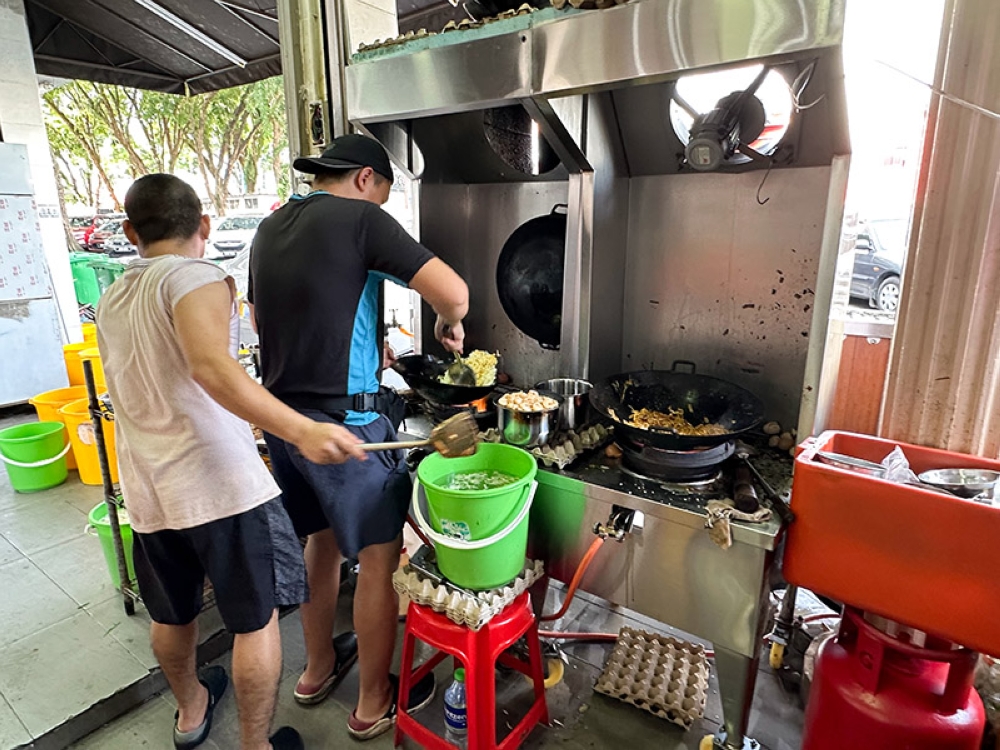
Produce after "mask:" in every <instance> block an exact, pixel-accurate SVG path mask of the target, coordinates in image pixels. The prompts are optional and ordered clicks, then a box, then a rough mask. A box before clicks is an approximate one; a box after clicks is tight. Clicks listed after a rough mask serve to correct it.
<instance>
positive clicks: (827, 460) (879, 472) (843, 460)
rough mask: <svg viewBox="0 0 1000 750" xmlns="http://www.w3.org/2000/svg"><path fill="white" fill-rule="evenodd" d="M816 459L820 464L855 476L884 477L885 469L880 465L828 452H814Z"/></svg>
mask: <svg viewBox="0 0 1000 750" xmlns="http://www.w3.org/2000/svg"><path fill="white" fill-rule="evenodd" d="M816 458H817V459H819V461H820V462H821V463H824V464H829V465H830V466H836V467H837V468H838V469H847V470H848V471H853V472H855V473H857V474H867V475H868V476H870V477H879V478H881V477H884V476H885V467H884V466H882V464H877V463H874V462H873V461H866V460H865V459H863V458H855V457H854V456H845V455H844V454H843V453H830V452H829V451H816Z"/></svg>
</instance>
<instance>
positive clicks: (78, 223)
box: [69, 216, 94, 247]
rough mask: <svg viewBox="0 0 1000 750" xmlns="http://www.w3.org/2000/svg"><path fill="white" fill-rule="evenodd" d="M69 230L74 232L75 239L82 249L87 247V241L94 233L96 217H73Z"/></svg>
mask: <svg viewBox="0 0 1000 750" xmlns="http://www.w3.org/2000/svg"><path fill="white" fill-rule="evenodd" d="M69 228H70V229H71V230H73V239H74V240H76V241H77V244H79V245H80V246H81V247H86V246H87V239H88V238H89V236H90V233H91V232H93V231H94V217H93V216H90V217H87V216H72V217H70V220H69Z"/></svg>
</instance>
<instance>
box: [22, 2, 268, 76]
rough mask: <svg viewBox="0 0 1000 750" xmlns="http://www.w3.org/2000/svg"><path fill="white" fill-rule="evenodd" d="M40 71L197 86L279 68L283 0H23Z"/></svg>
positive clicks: (259, 74) (264, 72)
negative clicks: (279, 8) (279, 12)
mask: <svg viewBox="0 0 1000 750" xmlns="http://www.w3.org/2000/svg"><path fill="white" fill-rule="evenodd" d="M24 5H25V9H26V11H27V17H28V28H29V31H30V33H31V43H32V47H33V50H34V57H35V67H36V69H37V71H38V73H40V74H42V75H50V76H56V77H60V78H73V79H83V80H89V81H100V82H103V83H113V84H119V85H122V86H131V87H135V88H143V89H155V90H157V91H167V92H171V93H175V94H185V93H190V94H197V93H202V92H205V91H214V90H216V89H221V88H227V87H229V86H238V85H240V84H243V83H250V82H251V81H257V80H260V79H262V78H268V77H270V76H273V75H278V74H279V73H281V59H280V56H279V53H278V15H277V10H276V8H277V0H24Z"/></svg>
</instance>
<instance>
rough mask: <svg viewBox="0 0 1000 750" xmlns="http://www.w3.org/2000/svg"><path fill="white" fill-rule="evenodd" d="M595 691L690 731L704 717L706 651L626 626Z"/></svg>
mask: <svg viewBox="0 0 1000 750" xmlns="http://www.w3.org/2000/svg"><path fill="white" fill-rule="evenodd" d="M594 690H596V691H597V692H598V693H602V694H604V695H607V696H609V697H611V698H617V699H618V700H621V701H625V702H626V703H631V704H632V705H633V706H635V707H636V708H641V709H642V710H643V711H648V712H649V713H651V714H653V715H654V716H658V717H660V718H661V719H666V720H667V721H670V722H673V723H674V724H677V725H679V726H682V727H684V728H685V729H690V728H691V726H692V725H693V724H694V722H695V721H697V720H698V719H700V718H701V717H702V716H703V715H704V713H705V700H706V698H707V695H708V660H707V658H706V656H705V649H704V648H703V647H702V646H699V645H697V644H694V643H688V642H686V641H681V640H678V639H677V638H671V637H670V636H665V635H658V634H656V633H648V632H646V631H644V630H634V629H632V628H622V629H621V632H620V633H619V635H618V640H617V641H616V642H615V647H614V648H613V649H612V651H611V655H610V656H609V657H608V661H607V662H606V663H605V665H604V671H603V672H602V673H601V676H600V677H598V678H597V684H596V685H595V686H594Z"/></svg>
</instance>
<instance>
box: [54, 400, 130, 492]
mask: <svg viewBox="0 0 1000 750" xmlns="http://www.w3.org/2000/svg"><path fill="white" fill-rule="evenodd" d="M59 416H60V418H61V420H62V421H63V423H64V424H65V425H66V430H67V431H68V432H69V441H70V443H72V444H73V452H74V453H75V454H76V464H77V467H78V469H79V471H80V481H81V482H83V483H84V484H92V485H95V486H100V485H102V484H104V478H103V477H102V476H101V461H100V459H99V458H98V457H97V441H96V440H95V439H94V423H93V422H92V421H91V419H90V402H89V401H88V400H87V399H85V398H84V399H80V400H79V401H72V402H70V403H68V404H66V405H65V406H64V407H62V408H61V409H60V410H59ZM103 427H104V446H105V448H107V451H108V464H109V465H110V468H111V481H112V482H115V483H117V482H118V455H117V453H116V451H115V422H114V420H109V419H105V420H103Z"/></svg>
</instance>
